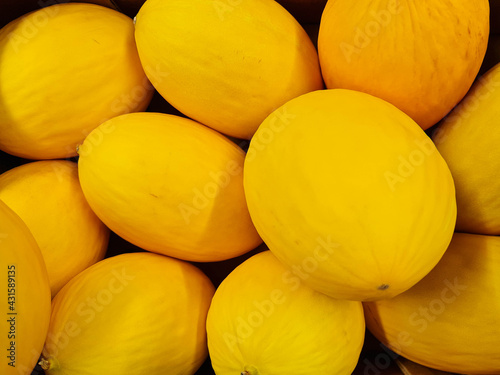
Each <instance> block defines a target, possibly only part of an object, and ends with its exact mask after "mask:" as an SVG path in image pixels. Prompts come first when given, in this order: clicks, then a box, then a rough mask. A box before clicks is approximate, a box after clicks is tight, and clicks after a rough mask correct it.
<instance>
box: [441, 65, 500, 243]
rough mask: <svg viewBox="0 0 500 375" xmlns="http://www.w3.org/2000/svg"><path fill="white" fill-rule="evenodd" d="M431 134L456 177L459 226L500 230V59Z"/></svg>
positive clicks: (461, 228) (468, 229)
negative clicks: (499, 178) (499, 145)
mask: <svg viewBox="0 0 500 375" xmlns="http://www.w3.org/2000/svg"><path fill="white" fill-rule="evenodd" d="M432 138H433V140H434V143H435V144H436V146H437V148H438V150H439V152H440V153H441V155H442V156H443V158H444V159H445V160H446V163H447V164H448V166H449V168H450V170H451V173H452V175H453V179H454V181H455V186H456V194H457V210H458V212H457V230H459V231H464V232H469V233H477V234H500V197H499V195H498V191H499V189H500V181H499V180H498V175H499V173H500V150H499V148H498V144H499V142H500V63H499V64H497V65H496V66H495V67H493V68H492V69H490V70H489V71H488V72H487V73H486V74H485V75H483V76H481V78H480V79H478V81H477V82H476V83H475V84H474V86H473V88H472V89H471V90H470V91H469V93H467V96H466V97H465V99H464V100H463V101H462V102H461V103H460V104H459V105H458V106H457V107H456V108H454V109H453V111H452V112H451V113H450V115H449V116H448V117H447V118H446V119H445V120H444V121H443V122H442V123H440V124H439V126H438V127H437V128H436V129H435V131H434V132H433V135H432Z"/></svg>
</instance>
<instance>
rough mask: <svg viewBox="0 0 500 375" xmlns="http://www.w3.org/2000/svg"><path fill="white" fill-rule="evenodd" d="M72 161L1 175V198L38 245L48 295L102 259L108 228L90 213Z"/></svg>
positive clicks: (38, 163) (37, 164) (41, 164)
mask: <svg viewBox="0 0 500 375" xmlns="http://www.w3.org/2000/svg"><path fill="white" fill-rule="evenodd" d="M77 169H78V168H77V164H76V163H74V162H72V161H69V160H43V161H35V162H31V163H27V164H24V165H21V166H18V167H15V168H13V169H11V170H9V171H7V172H5V173H3V174H1V175H0V199H2V200H3V201H4V202H5V203H6V204H7V205H8V206H9V207H10V208H11V209H12V210H14V211H15V212H16V213H17V214H18V215H19V216H20V217H21V219H23V221H24V222H25V223H26V225H27V226H28V228H29V229H30V231H31V233H32V234H33V236H34V237H35V240H36V241H37V243H38V246H39V247H40V250H41V252H42V255H43V258H44V260H45V265H46V267H47V271H48V274H49V281H50V289H51V293H52V297H54V296H55V295H56V293H57V292H58V291H59V290H60V289H61V288H62V287H63V286H64V284H66V283H67V282H68V281H69V280H70V279H71V278H72V277H73V276H75V275H77V274H78V273H80V272H81V271H83V270H84V269H85V268H87V267H89V266H91V265H92V264H94V263H96V262H97V261H99V260H101V259H103V258H104V256H105V254H106V250H107V246H108V240H109V234H110V232H109V229H108V228H107V227H106V226H105V225H104V224H103V223H102V221H101V220H99V218H98V217H97V216H96V215H95V214H94V212H93V211H92V209H91V208H90V206H89V205H88V203H87V200H86V199H85V197H84V195H83V192H82V189H81V187H80V182H79V180H78V170H77Z"/></svg>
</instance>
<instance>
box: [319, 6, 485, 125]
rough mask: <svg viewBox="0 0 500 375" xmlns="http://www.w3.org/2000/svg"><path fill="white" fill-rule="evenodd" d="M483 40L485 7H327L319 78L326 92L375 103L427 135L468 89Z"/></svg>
mask: <svg viewBox="0 0 500 375" xmlns="http://www.w3.org/2000/svg"><path fill="white" fill-rule="evenodd" d="M488 35H489V3H488V0H459V1H453V2H451V1H439V0H426V1H418V2H415V1H413V0H377V1H372V0H361V1H351V0H331V1H329V2H328V3H327V5H326V7H325V10H324V12H323V15H322V18H321V23H320V31H319V39H318V50H319V57H320V63H321V71H322V73H323V78H324V79H325V83H326V86H327V87H328V88H344V89H352V90H358V91H363V92H366V93H369V94H372V95H374V96H377V97H379V98H382V99H384V100H386V101H388V102H390V103H392V104H394V105H395V106H396V107H398V108H399V109H401V110H402V111H403V112H405V113H406V114H408V115H409V116H410V117H411V118H413V119H414V120H415V121H416V122H417V123H418V124H419V125H420V126H421V127H422V128H423V129H427V128H429V127H431V126H432V125H434V124H436V123H437V122H438V121H439V120H441V119H442V118H443V117H444V116H445V115H446V114H447V113H448V112H449V111H450V110H451V109H452V108H453V107H454V106H455V105H456V104H457V103H458V102H459V101H460V100H461V99H462V98H463V97H464V95H465V94H466V93H467V91H468V90H469V88H470V86H471V85H472V83H473V81H474V79H475V77H476V75H477V73H478V71H479V68H480V66H481V63H482V61H483V58H484V55H485V52H486V47H487V43H488Z"/></svg>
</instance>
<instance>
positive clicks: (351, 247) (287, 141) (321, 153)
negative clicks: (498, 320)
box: [244, 89, 456, 300]
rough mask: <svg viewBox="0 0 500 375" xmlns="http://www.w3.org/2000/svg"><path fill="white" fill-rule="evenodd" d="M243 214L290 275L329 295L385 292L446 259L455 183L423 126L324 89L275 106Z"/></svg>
mask: <svg viewBox="0 0 500 375" xmlns="http://www.w3.org/2000/svg"><path fill="white" fill-rule="evenodd" d="M244 186H245V194H246V197H247V202H248V207H249V210H250V215H251V217H252V219H253V221H254V224H255V227H256V228H257V231H258V232H259V233H260V235H261V237H262V239H263V240H264V242H265V243H266V244H267V245H268V246H269V249H270V250H271V251H273V253H274V254H275V255H276V256H277V257H278V258H279V259H280V260H282V261H283V262H284V263H285V264H287V265H288V266H289V267H291V272H292V275H293V276H294V277H295V278H298V279H301V280H303V281H304V282H305V283H306V284H308V285H310V286H311V287H313V288H315V289H317V290H319V291H322V292H324V293H326V294H328V295H330V296H333V297H336V298H346V299H354V300H373V299H381V298H389V297H393V296H395V295H397V294H398V293H401V292H403V291H404V290H406V289H408V288H410V287H411V286H412V285H414V284H415V283H416V282H417V281H419V280H420V279H421V278H422V277H424V276H425V275H426V274H427V273H428V272H429V271H430V270H431V269H432V267H433V266H435V265H436V263H437V262H438V261H439V259H440V258H441V256H442V255H443V253H444V251H445V250H446V247H447V246H448V243H449V241H450V239H451V236H452V233H453V229H454V226H455V219H456V202H455V191H454V186H453V180H452V177H451V174H450V171H449V169H448V167H447V166H446V163H445V162H444V160H443V158H442V157H441V155H439V153H438V152H437V150H436V148H435V146H434V144H433V143H432V141H431V140H430V139H429V137H428V136H427V135H426V134H425V133H424V131H423V130H422V129H421V128H420V127H419V126H418V125H417V124H416V123H415V122H414V121H413V120H411V119H410V118H409V117H408V116H407V115H405V114H404V113H403V112H401V111H400V110H398V109H397V108H396V107H394V106H392V105H391V104H389V103H387V102H385V101H383V100H381V99H378V98H375V97H373V96H370V95H368V94H364V93H361V92H355V91H350V90H342V89H338V90H320V91H316V92H313V93H309V94H306V95H303V96H301V97H299V98H296V99H293V100H291V101H290V102H288V103H287V104H285V105H284V106H283V107H281V108H278V109H277V110H276V111H275V112H274V113H273V114H271V115H270V116H269V117H268V118H267V119H266V120H265V121H264V122H263V123H262V125H261V126H260V127H259V130H258V131H257V133H256V134H255V136H254V138H253V139H252V141H251V143H250V148H249V150H248V153H247V159H246V161H245V175H244Z"/></svg>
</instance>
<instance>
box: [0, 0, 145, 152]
mask: <svg viewBox="0 0 500 375" xmlns="http://www.w3.org/2000/svg"><path fill="white" fill-rule="evenodd" d="M0 55H1V57H2V62H1V64H0V91H1V92H2V96H1V98H0V134H2V136H1V137H0V149H2V150H3V151H5V152H8V153H11V154H13V155H16V156H21V157H23V158H27V159H58V158H67V157H71V156H76V146H77V145H78V144H79V143H81V142H82V140H83V139H84V138H85V136H86V135H87V134H88V133H90V131H91V130H92V129H94V128H95V127H96V126H97V125H99V124H100V123H101V122H103V121H105V120H107V119H108V118H111V117H114V116H117V115H120V114H123V113H128V112H134V111H140V110H144V109H146V107H147V105H148V103H149V101H150V100H151V96H152V94H153V89H152V88H151V85H150V83H149V81H148V79H147V77H146V75H145V73H144V70H143V67H142V66H141V63H140V60H139V56H138V54H137V48H136V45H135V40H134V25H133V22H132V19H130V18H129V17H127V16H125V15H123V14H121V13H119V12H117V11H115V10H112V9H109V8H106V7H103V6H99V5H95V4H80V3H64V4H56V5H52V6H49V7H46V8H42V9H39V10H36V11H34V12H31V13H29V14H27V15H26V16H23V17H20V18H18V19H16V20H14V21H12V22H10V23H9V24H8V25H7V26H5V27H4V28H2V30H0Z"/></svg>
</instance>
